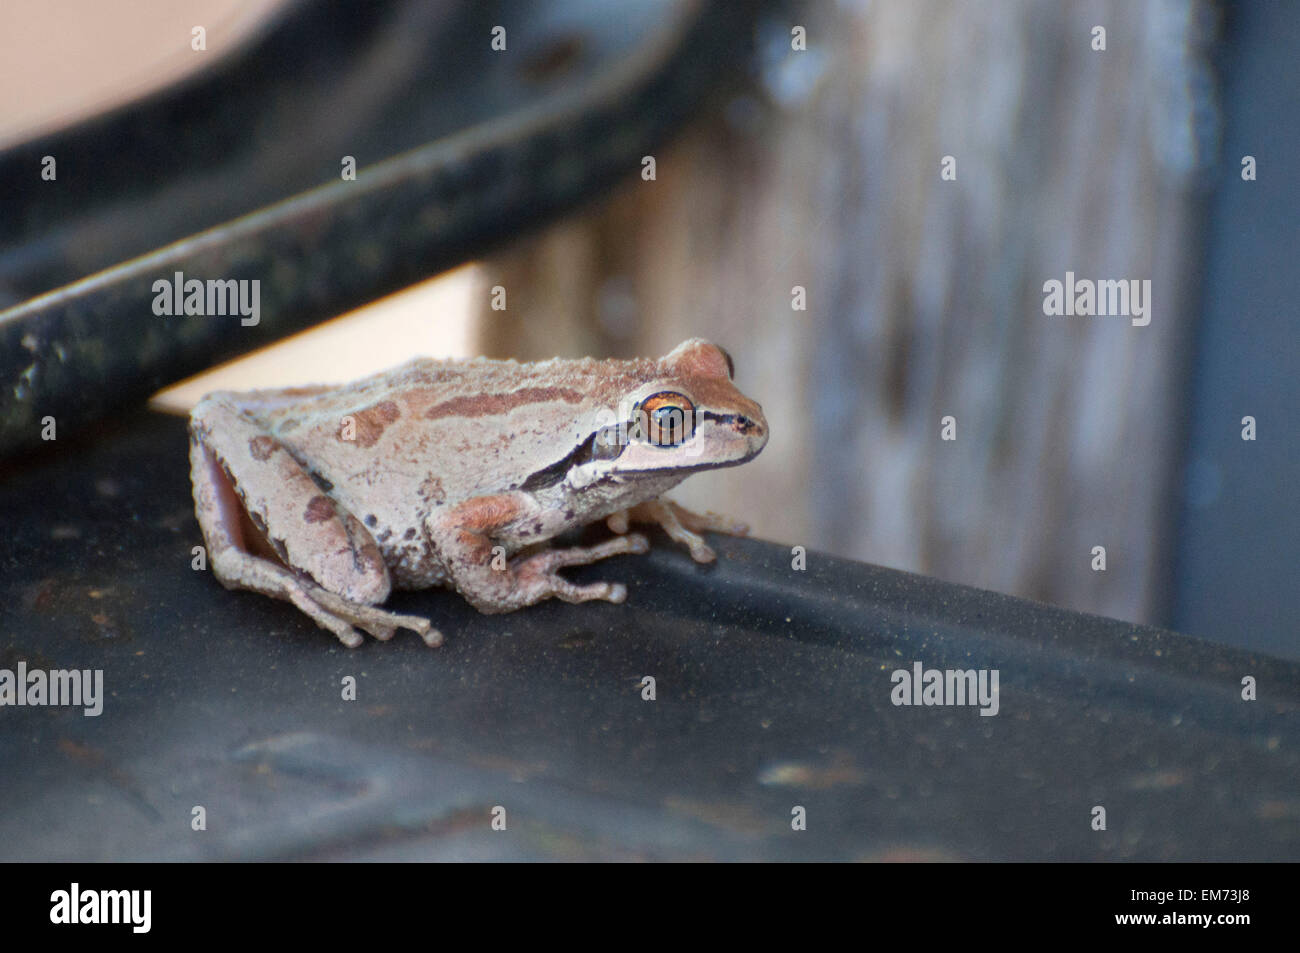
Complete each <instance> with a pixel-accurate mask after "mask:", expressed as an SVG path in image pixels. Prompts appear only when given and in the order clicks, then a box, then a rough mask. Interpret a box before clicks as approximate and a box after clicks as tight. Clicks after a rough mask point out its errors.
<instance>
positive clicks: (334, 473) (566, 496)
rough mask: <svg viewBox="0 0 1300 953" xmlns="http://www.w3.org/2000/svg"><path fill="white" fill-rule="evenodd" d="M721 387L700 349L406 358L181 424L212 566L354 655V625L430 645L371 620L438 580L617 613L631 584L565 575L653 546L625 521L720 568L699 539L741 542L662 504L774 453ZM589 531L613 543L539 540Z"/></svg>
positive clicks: (758, 425)
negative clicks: (700, 476) (606, 530)
mask: <svg viewBox="0 0 1300 953" xmlns="http://www.w3.org/2000/svg"><path fill="white" fill-rule="evenodd" d="M732 376H733V368H732V362H731V358H730V357H729V356H728V355H727V353H726V352H725V351H723V350H722V349H721V348H719V347H717V346H716V345H713V344H710V343H709V342H707V341H704V340H702V339H700V338H693V339H691V340H689V341H686V342H684V343H682V344H681V345H679V346H678V347H677V348H675V349H674V350H673V351H672V352H671V353H670V354H668V355H666V356H665V357H663V358H660V359H658V360H654V359H638V360H603V361H599V360H593V359H590V358H588V359H582V360H561V359H556V360H551V361H544V362H540V363H534V364H519V363H516V362H515V361H493V360H486V359H482V358H479V359H475V360H469V361H435V360H430V359H428V358H417V359H415V360H412V361H410V362H408V363H406V364H403V365H401V366H400V367H396V368H394V369H392V370H389V371H385V372H383V373H380V374H376V375H374V376H372V377H367V378H364V379H362V380H359V381H356V382H355V383H352V384H346V385H342V386H314V387H296V388H286V389H281V390H259V391H250V392H247V393H233V392H225V391H219V392H216V393H212V394H208V395H207V396H206V397H204V398H203V399H202V400H201V401H200V402H199V403H198V405H197V406H195V408H194V410H193V412H192V413H191V415H190V465H191V478H192V481H193V484H194V504H195V511H196V514H197V516H198V520H199V525H200V526H201V528H202V530H203V536H204V539H205V541H206V543H207V548H208V554H209V559H210V562H211V565H212V569H213V572H214V573H215V575H216V577H217V579H219V580H220V581H221V582H222V583H223V584H224V585H225V586H226V587H227V588H231V589H251V590H254V591H256V592H261V593H264V594H266V595H269V596H273V597H275V598H279V599H286V600H288V601H290V602H292V603H293V604H294V605H296V606H297V607H298V608H299V609H301V610H302V611H303V612H304V613H306V614H307V615H308V616H310V617H311V618H312V619H313V620H314V621H316V622H317V623H318V624H319V625H321V626H322V627H324V628H326V629H329V630H330V631H331V632H333V633H335V635H337V636H338V637H339V639H340V640H342V641H343V643H344V644H345V645H348V646H350V647H356V646H358V645H360V644H361V643H362V642H363V641H364V639H363V637H362V636H361V634H360V633H359V632H358V631H357V629H361V630H363V631H366V632H369V633H370V634H371V635H373V636H374V637H375V638H378V639H388V638H391V637H392V636H393V634H394V632H395V631H396V630H397V629H398V628H409V629H413V630H414V631H416V632H418V633H419V634H420V635H421V637H422V638H423V639H424V640H425V642H427V643H428V644H429V645H439V644H441V642H442V635H441V633H439V632H438V631H437V630H435V629H434V628H432V626H431V624H430V623H429V621H428V620H427V619H424V618H421V617H418V616H410V615H401V614H398V613H393V612H389V611H387V610H384V609H380V608H378V606H379V605H380V604H381V603H382V602H384V601H385V600H386V599H387V598H388V595H389V593H390V591H391V590H392V588H393V587H397V588H402V589H421V588H425V587H429V586H433V585H447V586H450V587H452V588H454V589H456V590H457V591H458V592H459V593H461V595H463V596H464V597H465V598H466V599H467V600H468V601H469V602H470V603H471V604H472V605H474V606H475V607H476V608H477V609H479V610H480V611H482V612H509V611H512V610H514V609H519V608H522V607H524V606H528V605H532V604H533V603H535V602H539V601H541V600H543V599H548V598H551V597H556V598H559V599H563V600H564V601H566V602H585V601H587V600H590V599H604V600H608V601H610V602H622V601H623V600H624V599H625V598H626V596H627V591H626V588H625V587H624V586H623V585H621V584H618V583H608V582H601V583H592V584H588V585H577V584H575V583H572V582H569V581H568V580H567V579H565V578H564V577H562V576H561V575H560V574H559V571H558V570H559V569H560V568H562V567H565V566H577V565H585V564H587V563H591V562H595V561H597V560H600V559H604V558H606V557H608V556H614V555H618V554H620V553H640V552H645V551H646V549H647V545H648V544H647V542H646V540H645V538H644V537H643V536H641V535H639V534H636V533H629V532H628V527H629V522H630V521H632V520H642V521H650V522H655V523H658V524H659V525H660V526H662V527H663V528H664V530H665V531H666V532H667V533H668V535H669V536H670V537H671V538H672V539H674V540H676V541H678V542H680V543H682V544H684V545H686V546H687V547H689V549H690V551H691V555H692V556H693V557H694V558H695V559H696V560H699V561H701V562H708V561H710V560H712V559H713V558H714V554H713V551H712V550H711V549H710V548H709V547H708V546H707V545H706V544H705V542H704V540H703V539H701V538H700V536H699V535H698V534H699V533H700V532H702V531H705V530H713V531H721V532H731V533H736V532H744V527H743V526H741V525H739V524H737V523H733V522H732V521H730V520H726V519H724V518H721V517H717V516H714V515H712V514H708V515H699V514H694V513H691V512H689V511H687V510H685V509H683V508H682V507H679V506H677V505H676V504H674V503H671V502H669V501H667V500H665V499H662V498H661V497H662V495H663V494H664V493H666V492H667V491H668V490H670V489H672V488H673V487H674V486H676V485H677V484H678V483H680V482H681V481H682V480H684V479H685V478H686V477H687V476H689V475H690V474H692V473H694V472H697V471H699V470H706V469H712V468H716V467H728V466H736V465H738V464H741V463H744V462H746V461H747V460H751V459H753V458H754V457H755V456H756V455H757V454H758V453H759V452H760V451H761V450H762V449H763V446H764V445H765V444H766V443H767V423H766V421H765V420H764V418H763V412H762V409H761V408H760V407H759V406H758V404H756V403H754V401H752V400H750V399H749V398H747V397H745V396H744V395H743V394H741V393H740V391H738V390H737V389H736V387H735V385H734V384H733V383H732ZM599 519H606V520H607V522H608V525H609V527H610V529H612V530H613V531H614V532H615V533H616V534H617V535H616V536H615V537H614V538H613V539H611V540H609V541H608V542H605V543H602V544H599V545H596V546H590V547H572V548H567V549H557V548H553V547H550V546H548V545H547V544H546V541H547V540H549V539H551V538H552V537H554V536H556V535H558V534H560V533H563V532H564V531H566V530H568V529H571V528H573V527H577V526H583V525H586V524H588V523H591V522H593V521H596V520H599Z"/></svg>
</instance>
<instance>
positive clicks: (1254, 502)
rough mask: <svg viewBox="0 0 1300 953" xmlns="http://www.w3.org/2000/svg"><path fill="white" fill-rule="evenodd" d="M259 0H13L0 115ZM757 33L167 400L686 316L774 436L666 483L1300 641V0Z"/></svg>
mask: <svg viewBox="0 0 1300 953" xmlns="http://www.w3.org/2000/svg"><path fill="white" fill-rule="evenodd" d="M628 5H629V6H631V7H638V8H640V7H644V6H645V4H644V3H635V2H634V3H631V4H628ZM448 6H449V7H454V6H456V4H454V3H451V4H448ZM488 6H491V4H489V5H488ZM543 6H545V5H544V4H543ZM623 6H624V4H621V3H615V2H610V3H606V4H598V5H591V4H577V7H581V8H582V15H583V16H587V17H605V18H618V17H619V16H621V15H622V13H621V8H622V7H623ZM281 15H283V5H282V4H280V3H277V2H270V0H256V2H252V0H250V2H237V0H186V2H184V3H175V2H166V0H135V2H132V3H123V4H111V5H109V4H102V3H98V2H93V0H84V2H72V0H69V2H62V3H56V4H49V3H45V2H38V0H9V2H8V3H7V4H6V30H5V32H4V34H3V35H2V36H0V101H2V102H3V103H4V109H3V110H2V111H0V143H16V142H22V141H24V140H26V139H30V138H31V137H32V136H35V135H38V134H47V133H49V132H50V131H51V130H55V129H58V128H60V127H61V126H66V125H68V124H71V123H75V122H78V121H81V120H84V119H85V118H86V117H88V116H91V115H94V114H95V113H97V112H100V111H102V110H104V109H106V108H109V107H111V106H113V105H115V104H119V103H124V102H129V101H131V100H132V99H133V98H136V97H139V96H141V95H144V94H146V93H148V92H149V91H150V90H153V89H159V88H163V87H165V86H167V85H168V84H170V83H175V82H176V81H177V80H178V79H179V78H180V77H183V76H185V75H187V74H193V73H195V72H201V71H202V70H203V69H205V68H210V64H211V62H212V61H213V60H214V59H216V58H218V57H220V56H222V55H223V51H228V50H236V49H238V48H239V47H240V45H241V44H243V43H245V42H247V41H248V38H249V37H253V36H256V35H257V34H258V33H259V31H261V30H264V29H266V28H268V27H269V26H270V25H273V24H274V22H275V21H276V18H277V17H278V16H281ZM489 15H490V14H489ZM196 23H202V24H204V25H205V27H206V30H207V46H208V51H207V53H206V56H205V57H196V56H195V55H194V53H193V51H192V50H191V47H190V31H191V27H192V25H193V24H196ZM796 27H802V28H803V31H804V33H805V34H806V48H792V47H798V46H799V44H798V43H797V42H795V43H793V44H792V39H793V37H792V30H793V29H794V28H796ZM1098 28H1101V29H1102V31H1103V33H1101V34H1099V33H1098V32H1097V30H1098ZM752 40H753V45H754V48H755V55H754V65H753V68H752V70H751V71H750V81H749V82H748V83H747V84H746V85H745V87H744V88H742V89H739V90H735V91H732V92H729V93H728V94H727V95H726V96H725V97H722V98H720V99H718V100H717V101H712V100H711V101H709V102H708V103H706V104H704V108H703V109H702V111H701V112H700V113H699V114H698V115H697V116H696V117H695V118H694V119H693V120H692V121H691V123H690V124H689V125H688V126H687V127H686V128H685V129H684V131H682V132H681V134H680V135H678V136H677V137H676V138H675V139H674V140H673V141H672V143H671V145H669V146H666V147H664V148H662V149H660V150H657V151H656V153H655V159H656V175H655V178H654V179H653V180H649V181H647V180H646V179H644V178H643V177H642V176H641V175H640V174H638V173H639V171H640V170H639V167H638V168H634V169H630V170H629V173H628V175H627V176H626V178H625V180H624V181H622V182H621V183H620V184H618V185H617V186H616V187H615V188H614V189H613V190H612V191H608V192H606V193H605V194H604V195H603V197H602V198H601V199H600V200H599V201H597V202H595V203H594V204H588V205H587V206H585V207H584V208H583V209H582V210H581V211H579V212H577V213H574V214H570V215H566V216H565V217H563V218H562V219H561V220H559V221H556V222H553V223H551V224H548V225H546V226H545V227H542V228H540V229H530V230H528V231H527V232H526V233H524V234H521V235H520V236H519V237H517V238H515V239H513V240H511V241H508V242H506V243H505V244H502V245H499V246H497V248H496V250H494V251H493V252H492V253H491V254H490V255H488V256H486V257H480V258H477V259H476V260H474V261H472V262H470V263H468V264H466V265H464V266H462V267H460V268H457V269H456V270H454V271H452V272H450V273H447V274H443V275H440V276H438V277H436V278H433V279H431V280H429V281H427V282H424V283H422V284H419V285H417V286H415V287H412V288H410V289H408V290H406V291H403V292H400V293H397V294H393V295H389V296H386V297H384V298H383V299H382V300H379V301H376V302H375V303H374V304H372V305H369V306H367V307H365V308H363V309H361V310H359V311H355V312H352V313H349V314H346V315H343V316H341V317H340V318H339V319H338V320H337V321H333V322H330V323H329V324H328V325H326V326H324V327H322V328H321V329H319V330H316V331H312V332H310V333H307V334H304V335H299V336H297V337H295V338H294V339H292V340H291V341H289V342H286V343H285V344H283V345H278V346H277V347H276V348H274V349H273V350H271V351H269V352H264V353H260V354H258V355H256V356H254V357H253V358H250V359H248V360H246V361H241V362H238V363H236V364H234V365H227V366H225V367H222V368H220V369H219V370H218V371H217V372H215V373H214V374H213V375H205V376H204V377H203V378H202V379H199V380H192V381H188V382H186V383H185V384H183V385H181V386H180V387H178V388H175V389H172V390H169V391H167V392H165V393H163V394H160V395H158V397H157V398H156V404H157V405H158V406H160V407H165V408H169V409H172V410H176V411H180V412H183V411H184V410H185V409H186V408H187V407H188V406H190V405H192V404H193V402H194V401H195V400H196V399H197V397H198V396H199V395H200V394H202V393H203V392H205V391H207V390H211V389H215V388H218V387H223V388H224V387H251V386H279V385H289V384H298V383H308V382H316V381H342V380H348V379H351V378H353V377H356V376H358V375H360V374H362V373H368V372H370V371H373V370H377V369H379V368H382V367H386V366H389V365H392V364H395V363H398V362H400V361H402V360H405V359H406V358H408V357H410V356H412V355H414V354H420V353H423V354H429V355H432V356H438V357H461V356H468V355H473V354H486V355H489V356H497V357H515V358H518V359H520V360H534V359H541V358H547V357H553V356H582V355H593V356H639V355H659V354H663V353H666V352H667V351H668V350H670V349H671V348H672V347H673V346H674V345H675V344H677V343H678V342H679V341H681V340H682V339H684V338H687V337H690V336H694V335H702V336H705V337H708V338H710V339H712V340H714V341H716V342H718V343H719V344H722V345H723V346H724V347H726V348H727V349H728V350H729V351H730V352H731V354H732V355H733V356H734V358H735V361H736V365H737V377H736V379H737V384H738V386H739V387H740V388H741V389H742V390H743V391H744V392H745V393H746V394H748V395H750V396H752V397H754V398H755V399H757V400H758V401H759V402H760V403H762V404H763V406H764V409H765V411H766V413H767V416H768V420H769V422H770V424H771V428H772V439H771V442H770V443H769V445H768V448H767V449H766V451H765V452H764V453H763V455H762V456H761V457H760V458H759V459H758V460H756V461H754V462H753V463H751V464H748V465H746V466H745V467H742V468H739V469H737V470H729V471H720V472H715V473H710V474H706V475H701V476H699V477H696V478H693V479H691V480H690V481H688V482H687V483H686V484H684V485H683V486H682V488H681V489H680V490H679V491H678V492H677V494H676V497H677V498H678V499H679V500H680V501H681V502H683V503H685V504H686V505H688V506H692V507H695V508H701V509H715V510H718V511H722V512H726V513H728V514H731V515H734V516H737V517H740V518H743V519H745V520H747V521H748V522H749V523H750V524H751V526H752V527H753V533H754V535H756V536H758V537H760V538H765V539H770V540H775V541H778V542H783V543H787V544H790V545H801V546H805V547H807V548H808V549H809V550H814V551H822V552H829V553H834V554H838V555H842V556H848V557H852V558H855V559H860V560H865V561H869V562H873V563H878V564H881V565H885V566H890V567H895V568H899V569H905V570H910V571H913V572H917V573H923V574H926V575H930V576H937V577H939V578H942V579H946V580H950V581H954V582H960V583H966V584H969V585H973V586H978V587H982V588H987V589H993V590H997V591H1001V592H1006V593H1011V594H1015V595H1019V596H1023V597H1027V598H1030V599H1035V600H1040V601H1045V602H1049V603H1053V604H1057V605H1061V606H1066V607H1069V608H1074V609H1080V610H1084V611H1088V612H1094V613H1100V614H1103V615H1108V616H1113V617H1117V618H1120V619H1125V620H1130V621H1137V622H1150V623H1154V624H1158V625H1164V626H1169V627H1173V628H1177V629H1179V630H1181V631H1185V632H1188V633H1190V634H1193V635H1199V636H1204V637H1207V638H1211V639H1215V640H1218V641H1222V642H1226V643H1230V644H1234V645H1239V646H1245V647H1249V648H1254V649H1259V650H1264V651H1268V652H1272V653H1275V654H1280V655H1284V656H1289V657H1300V642H1298V640H1297V638H1296V624H1295V620H1296V618H1297V612H1298V611H1300V587H1297V585H1296V569H1297V566H1298V565H1300V525H1297V516H1296V507H1295V491H1294V489H1293V488H1294V486H1295V485H1296V484H1295V481H1294V477H1295V472H1296V460H1297V459H1300V454H1297V452H1296V447H1295V429H1296V428H1295V425H1294V423H1293V421H1294V414H1295V408H1296V407H1297V398H1298V397H1300V394H1298V393H1297V388H1298V385H1297V383H1296V382H1297V379H1300V375H1297V370H1300V354H1298V353H1297V344H1296V333H1295V331H1296V325H1295V303H1296V302H1297V301H1298V300H1300V283H1298V279H1297V269H1296V268H1295V265H1294V261H1293V259H1294V239H1295V221H1296V220H1297V219H1296V212H1297V209H1296V205H1297V202H1296V187H1295V183H1296V182H1297V181H1300V167H1298V165H1300V163H1298V161H1297V156H1298V155H1300V137H1298V136H1297V116H1298V115H1300V108H1298V107H1300V102H1297V100H1298V99H1300V82H1298V81H1297V80H1298V79H1300V77H1298V76H1297V71H1296V67H1295V63H1294V51H1295V50H1296V49H1300V5H1295V4H1271V3H1264V2H1257V3H1242V4H1229V3H1219V2H1211V0H1112V2H1104V0H1068V2H1061V0H978V2H976V0H860V2H853V0H842V2H834V0H825V2H809V3H806V4H788V5H787V4H780V5H776V4H774V5H773V6H772V8H771V11H770V13H769V14H768V15H766V16H764V17H762V18H761V19H760V20H759V21H758V26H757V27H756V30H755V35H754V37H753V38H752ZM1100 46H1104V48H1099V47H1100ZM410 95H412V96H418V95H420V91H419V90H418V89H413V90H411V92H410ZM1245 156H1252V157H1254V159H1255V162H1256V168H1257V170H1258V171H1257V177H1256V178H1255V179H1253V180H1248V179H1244V178H1243V175H1242V170H1243V165H1242V160H1243V157H1245ZM945 170H946V171H947V173H948V174H947V175H945V174H944V173H945ZM1067 272H1073V273H1074V274H1075V275H1076V276H1078V277H1079V278H1091V279H1137V280H1149V281H1150V282H1151V301H1152V306H1151V313H1150V317H1151V320H1150V323H1149V324H1148V325H1146V326H1135V325H1133V324H1132V323H1131V322H1130V321H1129V320H1128V319H1127V318H1124V317H1122V316H1113V317H1082V316H1075V317H1063V316H1048V315H1045V314H1044V309H1043V297H1044V295H1043V285H1044V282H1046V281H1049V280H1053V279H1055V280H1064V278H1065V276H1066V273H1067ZM494 286H502V287H504V288H505V289H507V292H508V296H509V298H508V300H509V306H508V308H507V310H505V311H494V310H492V308H491V307H490V305H489V301H490V297H489V290H490V289H491V288H492V287H494ZM1247 416H1251V417H1253V418H1255V420H1256V427H1257V435H1256V439H1255V440H1251V441H1248V440H1243V439H1242V430H1243V418H1244V417H1247ZM946 417H951V418H953V420H954V422H955V439H952V440H945V439H943V428H944V424H943V421H944V418H946ZM178 465H183V464H182V463H181V462H179V461H178ZM1096 547H1104V548H1105V568H1104V570H1100V569H1098V568H1097V556H1096V550H1095V548H1096ZM814 558H815V557H814Z"/></svg>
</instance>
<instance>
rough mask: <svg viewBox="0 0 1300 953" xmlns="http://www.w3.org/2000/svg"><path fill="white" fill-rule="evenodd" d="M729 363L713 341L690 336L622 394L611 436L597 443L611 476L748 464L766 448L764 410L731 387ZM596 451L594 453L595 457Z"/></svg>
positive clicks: (728, 359) (598, 437)
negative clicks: (604, 448)
mask: <svg viewBox="0 0 1300 953" xmlns="http://www.w3.org/2000/svg"><path fill="white" fill-rule="evenodd" d="M734 375H735V365H734V364H733V362H732V360H731V355H729V354H728V353H727V352H726V351H724V350H723V349H722V348H720V347H718V346H717V345H716V344H711V343H709V342H708V341H705V340H704V339H703V338H691V339H690V340H689V341H684V342H682V343H681V344H679V345H678V346H677V347H676V348H674V349H673V351H672V352H671V353H670V354H668V355H666V356H665V357H663V358H661V359H660V360H659V361H658V362H657V363H656V365H655V369H654V372H653V373H652V375H651V378H650V379H648V380H646V381H644V382H643V383H641V384H639V385H638V386H637V387H636V388H635V389H634V390H632V391H631V392H630V393H629V394H627V395H626V396H625V399H624V400H623V401H622V403H621V406H620V409H619V411H618V412H617V414H616V416H617V418H618V421H617V422H618V424H619V425H620V427H619V429H618V431H617V432H608V431H607V432H605V433H603V434H601V435H598V436H597V438H596V444H597V448H598V449H599V445H600V444H601V443H602V440H603V441H604V442H605V443H606V444H608V447H607V450H608V451H617V453H612V454H611V457H610V459H611V460H612V461H613V462H614V463H615V466H614V467H613V468H612V471H613V472H614V473H624V474H627V473H651V474H652V473H654V472H656V471H662V472H667V471H685V472H693V471H696V470H706V469H710V468H713V467H732V466H736V465H738V464H741V463H744V462H746V461H747V460H752V459H753V458H754V457H756V456H758V454H759V452H760V451H761V450H762V449H763V447H764V446H765V445H766V444H767V420H766V419H764V417H763V408H761V407H759V406H758V404H756V403H755V402H754V401H752V400H750V399H749V398H748V397H746V396H745V395H744V394H742V393H741V392H740V391H739V390H737V389H736V385H735V384H733V383H732V379H733V377H734ZM599 455H600V454H599V453H597V454H596V456H597V457H599Z"/></svg>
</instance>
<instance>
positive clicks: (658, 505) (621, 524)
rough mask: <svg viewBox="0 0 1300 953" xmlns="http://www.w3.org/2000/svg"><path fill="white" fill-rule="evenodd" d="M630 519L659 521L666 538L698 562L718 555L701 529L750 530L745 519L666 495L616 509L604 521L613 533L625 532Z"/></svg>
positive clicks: (731, 532) (737, 533)
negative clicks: (694, 508) (686, 504)
mask: <svg viewBox="0 0 1300 953" xmlns="http://www.w3.org/2000/svg"><path fill="white" fill-rule="evenodd" d="M630 523H657V524H659V526H660V527H661V528H662V529H663V531H664V532H665V533H667V534H668V538H669V539H671V540H672V541H673V542H675V543H680V544H681V545H683V546H685V547H686V548H687V549H689V550H690V551H691V558H692V559H694V560H695V561H696V562H697V563H711V562H713V561H714V560H715V559H717V558H718V554H717V553H715V552H714V551H713V547H712V546H710V545H709V544H708V543H706V542H705V541H704V537H702V536H700V533H705V532H709V533H726V534H727V535H729V536H744V535H745V534H746V533H748V532H749V527H748V526H746V525H745V524H744V523H739V522H737V521H736V520H733V519H730V518H728V517H726V516H719V515H718V514H717V513H696V512H693V511H691V510H688V509H687V508H686V507H684V506H679V505H678V504H676V503H674V502H673V501H672V500H670V499H667V498H665V497H660V498H659V499H657V500H647V501H646V502H644V503H638V504H637V505H636V506H633V507H631V508H630V509H626V510H619V511H618V512H617V513H613V514H611V515H610V516H609V517H608V519H607V520H606V524H607V525H608V526H609V528H610V529H611V530H613V531H614V532H615V533H626V532H627V531H628V526H629V524H630Z"/></svg>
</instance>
